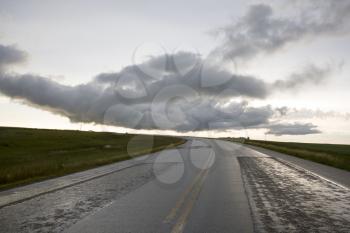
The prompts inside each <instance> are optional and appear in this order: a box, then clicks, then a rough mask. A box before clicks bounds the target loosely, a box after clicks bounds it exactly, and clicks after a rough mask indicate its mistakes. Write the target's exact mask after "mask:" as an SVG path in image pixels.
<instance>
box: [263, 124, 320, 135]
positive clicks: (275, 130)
mask: <svg viewBox="0 0 350 233" xmlns="http://www.w3.org/2000/svg"><path fill="white" fill-rule="evenodd" d="M267 128H268V131H267V134H272V135H276V136H281V135H307V134H318V133H321V131H320V130H318V129H317V126H316V125H313V124H311V123H278V124H271V125H269V126H267Z"/></svg>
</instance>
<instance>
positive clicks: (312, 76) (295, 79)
mask: <svg viewBox="0 0 350 233" xmlns="http://www.w3.org/2000/svg"><path fill="white" fill-rule="evenodd" d="M332 71H333V68H332V67H331V66H329V65H327V66H325V67H317V66H315V65H308V66H305V67H304V69H303V70H301V71H299V72H298V73H293V74H291V75H289V77H287V78H286V79H284V80H277V81H276V82H275V83H274V84H273V86H274V88H276V89H278V90H286V89H294V90H295V89H297V88H300V87H301V86H304V85H305V84H313V85H318V84H320V83H321V82H322V81H324V80H325V79H326V78H327V77H328V76H329V75H330V74H331V72H332Z"/></svg>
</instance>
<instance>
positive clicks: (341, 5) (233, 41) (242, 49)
mask: <svg viewBox="0 0 350 233" xmlns="http://www.w3.org/2000/svg"><path fill="white" fill-rule="evenodd" d="M296 2H298V3H299V4H298V8H294V10H293V12H296V11H297V12H298V14H296V15H293V16H289V17H288V16H284V17H282V16H279V15H278V14H277V13H276V12H275V11H274V9H273V8H272V7H271V6H270V5H266V4H257V5H252V6H250V7H249V9H248V11H247V12H246V14H245V15H244V16H243V17H242V18H241V19H240V20H239V21H238V22H235V23H233V24H232V25H229V26H227V27H225V28H224V29H222V30H221V31H220V32H221V34H222V35H223V36H224V41H223V44H222V45H221V46H219V47H218V48H217V49H216V53H217V54H219V55H220V56H223V57H224V58H225V59H249V58H251V57H254V56H255V55H257V54H260V53H271V52H274V51H276V50H278V49H280V48H283V47H285V46H286V45H287V44H289V43H292V42H296V41H299V40H302V39H304V38H307V37H319V36H322V35H329V36H331V35H334V34H337V35H339V34H345V33H348V32H349V22H350V1H348V0H337V1H334V0H317V1H316V0H309V1H295V3H296Z"/></svg>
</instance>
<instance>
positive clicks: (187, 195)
mask: <svg viewBox="0 0 350 233" xmlns="http://www.w3.org/2000/svg"><path fill="white" fill-rule="evenodd" d="M214 158H215V156H214V154H212V153H211V154H210V155H209V157H208V159H207V161H206V163H205V166H204V169H203V170H201V171H200V172H199V173H198V174H197V175H196V177H195V178H194V180H193V181H192V183H191V184H190V185H189V186H188V187H187V189H186V190H185V192H183V193H182V195H181V196H180V198H179V200H178V201H177V202H176V204H175V206H174V208H172V209H171V211H170V212H169V214H168V215H167V217H166V218H165V220H164V223H169V222H171V221H172V220H173V219H174V218H175V217H176V216H177V215H179V216H178V219H177V221H176V223H175V225H174V226H173V228H172V231H171V233H181V232H183V229H184V227H185V224H186V222H187V219H188V216H189V215H190V213H191V211H192V208H193V206H194V203H195V202H196V200H197V198H198V195H199V193H200V191H201V188H202V186H203V183H204V181H205V178H206V176H207V175H208V172H209V165H210V164H212V163H213V160H214ZM186 201H187V202H186ZM180 210H182V211H181V212H180V213H179V214H178V212H179V211H180Z"/></svg>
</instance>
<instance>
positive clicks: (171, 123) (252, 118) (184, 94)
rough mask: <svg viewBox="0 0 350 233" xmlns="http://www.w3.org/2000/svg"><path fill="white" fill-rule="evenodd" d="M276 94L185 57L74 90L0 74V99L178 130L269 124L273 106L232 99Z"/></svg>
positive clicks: (100, 120)
mask: <svg viewBox="0 0 350 233" xmlns="http://www.w3.org/2000/svg"><path fill="white" fill-rule="evenodd" d="M19 60H22V59H19ZM182 60H185V61H187V66H184V62H182V63H181V64H182V66H180V68H179V67H178V66H177V65H176V63H177V62H180V61H182ZM161 64H162V65H161ZM204 64H205V65H204ZM185 71H186V72H185ZM215 78H216V80H212V79H215ZM280 82H282V81H280ZM283 88H286V86H284V87H283ZM275 89H276V84H275V83H274V84H270V83H266V82H264V81H263V80H260V79H257V78H255V77H251V76H240V75H234V74H231V73H229V72H227V71H225V70H223V69H220V67H217V66H215V65H208V64H206V63H205V61H203V60H202V59H201V58H200V57H196V56H195V55H193V54H190V53H184V52H181V53H179V54H174V55H172V56H168V55H167V56H162V57H156V58H153V59H151V60H149V61H147V62H145V64H138V65H132V66H129V67H126V68H124V69H123V70H121V71H120V72H117V73H103V74H100V75H98V76H96V77H95V78H94V79H93V80H92V81H91V82H89V83H87V84H82V85H77V86H67V85H62V84H59V83H57V82H55V81H53V80H51V79H48V78H46V77H40V76H36V75H29V74H26V75H19V74H13V73H8V72H5V71H3V72H1V77H0V92H1V93H3V94H4V95H6V96H9V97H11V98H14V99H17V100H21V101H22V102H23V103H26V104H29V105H32V106H35V107H38V108H41V109H45V110H48V111H50V112H53V113H55V114H59V115H62V116H66V117H68V118H69V119H70V120H71V121H73V122H94V123H97V124H106V125H114V126H122V127H127V128H132V129H157V130H175V131H179V132H188V131H203V130H218V129H220V130H228V129H237V130H241V129H246V128H261V126H262V125H268V124H269V121H270V119H271V118H274V117H275V116H276V114H279V112H278V111H277V110H276V109H273V108H272V107H271V106H262V107H250V106H249V103H248V101H244V100H243V101H242V100H241V101H238V100H236V98H237V97H246V98H248V99H249V98H250V99H253V98H257V99H264V98H266V97H267V96H269V95H270V94H271V92H273V91H274V90H275Z"/></svg>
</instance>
